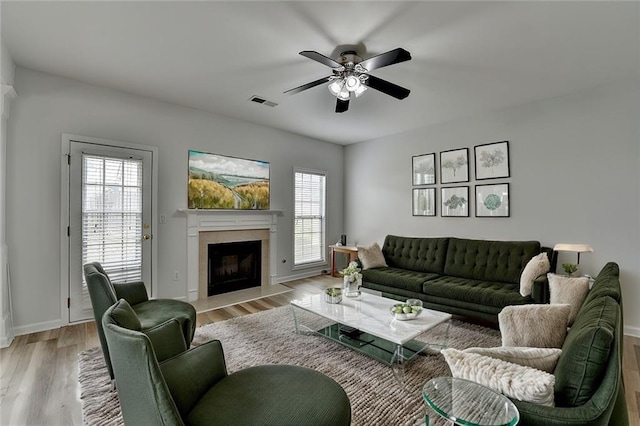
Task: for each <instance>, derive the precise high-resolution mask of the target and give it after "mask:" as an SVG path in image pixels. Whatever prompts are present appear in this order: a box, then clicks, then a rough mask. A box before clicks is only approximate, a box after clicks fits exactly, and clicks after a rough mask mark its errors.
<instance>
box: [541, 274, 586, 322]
mask: <svg viewBox="0 0 640 426" xmlns="http://www.w3.org/2000/svg"><path fill="white" fill-rule="evenodd" d="M547 278H548V279H549V295H550V303H552V304H557V303H568V304H569V305H571V312H569V322H568V325H569V326H571V325H572V324H573V322H574V321H575V319H576V315H578V311H579V310H580V307H581V306H582V303H583V302H584V299H586V298H587V294H588V293H589V278H587V277H576V278H571V277H565V276H563V275H556V274H547Z"/></svg>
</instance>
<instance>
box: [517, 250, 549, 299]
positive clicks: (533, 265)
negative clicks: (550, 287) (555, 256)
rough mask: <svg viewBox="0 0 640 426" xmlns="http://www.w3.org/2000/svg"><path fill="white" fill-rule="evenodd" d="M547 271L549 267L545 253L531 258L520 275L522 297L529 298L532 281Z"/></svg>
mask: <svg viewBox="0 0 640 426" xmlns="http://www.w3.org/2000/svg"><path fill="white" fill-rule="evenodd" d="M549 269H551V265H550V264H549V257H548V256H547V253H540V254H539V255H537V256H533V257H532V258H531V260H529V262H528V263H527V266H525V267H524V269H523V270H522V274H521V275H520V294H521V295H522V296H523V297H527V296H530V295H531V288H532V287H533V280H535V279H536V278H538V277H539V276H540V275H544V274H546V273H547V272H549Z"/></svg>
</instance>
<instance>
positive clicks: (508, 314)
mask: <svg viewBox="0 0 640 426" xmlns="http://www.w3.org/2000/svg"><path fill="white" fill-rule="evenodd" d="M570 311H571V306H569V305H538V304H536V305H511V306H506V307H505V308H504V309H502V312H500V313H499V314H498V323H499V325H500V333H501V334H502V346H527V347H532V348H561V347H562V344H563V343H564V339H565V337H567V324H568V321H569V312H570Z"/></svg>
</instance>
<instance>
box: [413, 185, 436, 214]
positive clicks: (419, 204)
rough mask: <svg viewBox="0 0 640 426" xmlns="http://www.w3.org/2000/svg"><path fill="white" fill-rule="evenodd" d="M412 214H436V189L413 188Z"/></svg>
mask: <svg viewBox="0 0 640 426" xmlns="http://www.w3.org/2000/svg"><path fill="white" fill-rule="evenodd" d="M413 215H414V216H435V215H436V189H435V188H413Z"/></svg>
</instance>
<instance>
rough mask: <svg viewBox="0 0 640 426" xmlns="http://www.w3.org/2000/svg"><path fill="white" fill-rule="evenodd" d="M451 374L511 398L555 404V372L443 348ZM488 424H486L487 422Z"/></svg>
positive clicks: (541, 403)
mask: <svg viewBox="0 0 640 426" xmlns="http://www.w3.org/2000/svg"><path fill="white" fill-rule="evenodd" d="M441 352H442V355H444V358H445V360H446V361H447V364H449V368H450V369H451V375H452V376H453V377H460V378H462V379H466V380H471V381H472V382H476V383H480V384H481V385H484V386H487V387H488V388H491V389H493V390H495V391H497V392H500V393H502V394H504V395H506V396H508V397H510V398H515V399H517V400H519V401H528V402H531V403H534V404H540V405H546V406H549V407H553V405H554V401H553V384H554V380H555V379H554V377H553V375H552V374H549V373H546V372H544V371H540V370H536V369H535V368H531V367H523V366H521V365H518V364H514V363H511V362H507V361H502V360H500V359H495V358H490V357H488V356H484V355H479V354H475V353H470V352H461V351H459V350H457V349H452V348H450V349H444V350H442V351H441ZM485 424H486V423H485Z"/></svg>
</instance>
